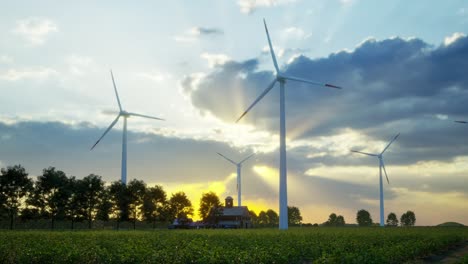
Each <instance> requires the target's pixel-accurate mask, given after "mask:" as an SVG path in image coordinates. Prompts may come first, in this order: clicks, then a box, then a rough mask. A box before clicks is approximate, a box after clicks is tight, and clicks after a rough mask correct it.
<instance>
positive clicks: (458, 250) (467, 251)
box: [416, 240, 468, 263]
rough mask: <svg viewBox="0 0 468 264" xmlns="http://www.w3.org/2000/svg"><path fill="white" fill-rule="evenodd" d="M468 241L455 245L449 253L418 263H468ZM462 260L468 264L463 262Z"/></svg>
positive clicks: (430, 257) (433, 256) (427, 258)
mask: <svg viewBox="0 0 468 264" xmlns="http://www.w3.org/2000/svg"><path fill="white" fill-rule="evenodd" d="M467 258H468V240H467V241H465V242H463V243H460V244H457V245H454V246H453V247H451V248H450V249H449V250H448V251H445V252H443V253H441V254H437V255H431V256H428V257H425V258H423V259H421V261H417V262H416V263H468V259H467ZM462 260H464V261H467V262H461V261H462Z"/></svg>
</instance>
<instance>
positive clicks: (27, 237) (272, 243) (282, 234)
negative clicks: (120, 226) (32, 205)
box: [0, 227, 468, 263]
mask: <svg viewBox="0 0 468 264" xmlns="http://www.w3.org/2000/svg"><path fill="white" fill-rule="evenodd" d="M466 240H468V228H463V227H461V228H440V227H439V228H435V227H415V228H385V229H383V228H292V229H290V230H288V231H279V230H273V229H250V230H151V231H53V232H52V231H0V263H400V262H405V261H411V260H415V259H417V258H420V257H424V256H427V255H429V254H431V253H436V252H440V251H443V250H444V249H446V248H447V247H449V246H450V245H453V244H455V243H460V242H464V241H466Z"/></svg>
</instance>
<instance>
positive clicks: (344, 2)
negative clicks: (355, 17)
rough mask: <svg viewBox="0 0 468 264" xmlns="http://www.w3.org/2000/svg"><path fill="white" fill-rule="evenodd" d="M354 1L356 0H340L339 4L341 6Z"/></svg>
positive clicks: (351, 3)
mask: <svg viewBox="0 0 468 264" xmlns="http://www.w3.org/2000/svg"><path fill="white" fill-rule="evenodd" d="M356 2H357V0H340V4H341V5H342V6H350V5H353V4H354V3H356Z"/></svg>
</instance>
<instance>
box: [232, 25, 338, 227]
mask: <svg viewBox="0 0 468 264" xmlns="http://www.w3.org/2000/svg"><path fill="white" fill-rule="evenodd" d="M263 24H264V25H265V32H266V35H267V39H268V45H269V47H270V53H271V58H272V59H273V65H274V67H275V72H276V74H275V75H276V76H275V79H274V80H273V81H272V82H271V83H270V84H269V85H268V87H267V88H266V89H265V91H263V92H262V93H261V94H260V96H259V97H258V98H257V99H255V101H254V102H253V103H252V104H251V105H250V106H249V107H248V108H247V110H245V112H244V113H243V114H242V115H241V116H240V117H239V118H238V119H237V121H236V122H239V120H241V119H242V117H244V116H245V115H246V114H247V113H248V112H249V111H250V109H252V107H254V106H255V104H257V103H258V102H259V101H260V100H261V99H262V98H263V97H264V96H265V95H266V94H267V93H268V92H269V91H270V90H271V89H273V87H274V86H275V84H276V83H277V82H278V83H279V84H280V173H279V174H280V181H279V211H280V212H279V229H282V230H285V229H288V187H287V175H286V173H287V169H286V116H285V115H286V114H285V103H284V87H285V84H286V81H296V82H302V83H308V84H312V85H318V86H324V87H330V88H337V89H341V87H339V86H335V85H332V84H328V83H319V82H315V81H311V80H307V79H302V78H297V77H294V76H290V75H286V74H284V72H282V71H280V69H279V67H278V62H277V61H276V55H275V51H274V50H273V46H272V45H271V40H270V34H269V33H268V28H267V25H266V22H265V19H263Z"/></svg>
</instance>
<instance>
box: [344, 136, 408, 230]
mask: <svg viewBox="0 0 468 264" xmlns="http://www.w3.org/2000/svg"><path fill="white" fill-rule="evenodd" d="M398 136H400V133H398V134H397V135H396V136H395V137H394V138H393V139H392V140H391V141H390V143H388V145H387V146H386V147H385V148H384V150H382V152H380V154H372V153H367V152H361V151H357V150H351V152H355V153H360V154H364V155H367V156H372V157H377V158H378V159H379V173H380V178H379V179H380V180H379V184H380V226H385V224H384V197H383V183H382V169H383V171H384V172H385V177H386V178H387V183H388V184H390V181H389V180H388V175H387V170H385V164H384V161H383V154H384V152H385V151H386V150H387V149H388V147H390V145H391V144H392V143H393V141H395V140H396V139H397V138H398Z"/></svg>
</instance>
